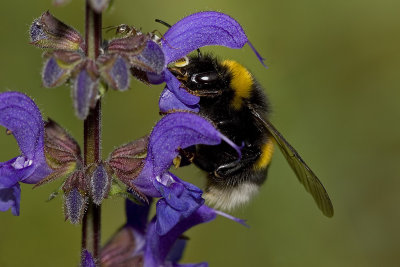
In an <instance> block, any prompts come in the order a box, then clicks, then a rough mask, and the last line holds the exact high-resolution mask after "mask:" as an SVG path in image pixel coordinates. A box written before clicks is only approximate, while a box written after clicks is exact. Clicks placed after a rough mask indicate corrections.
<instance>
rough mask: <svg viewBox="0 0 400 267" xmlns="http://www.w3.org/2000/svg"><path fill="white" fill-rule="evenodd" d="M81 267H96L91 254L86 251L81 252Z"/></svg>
mask: <svg viewBox="0 0 400 267" xmlns="http://www.w3.org/2000/svg"><path fill="white" fill-rule="evenodd" d="M81 267H96V263H95V262H94V259H93V257H92V254H90V252H89V251H87V250H86V249H85V250H83V252H82V261H81Z"/></svg>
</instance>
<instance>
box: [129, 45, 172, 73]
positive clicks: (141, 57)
mask: <svg viewBox="0 0 400 267" xmlns="http://www.w3.org/2000/svg"><path fill="white" fill-rule="evenodd" d="M130 61H131V64H132V67H135V68H138V69H140V70H143V71H147V72H152V73H156V74H160V73H161V72H163V70H164V69H165V67H166V63H165V57H164V52H163V50H162V48H161V47H160V46H159V45H158V44H157V43H156V42H154V41H153V40H148V41H147V45H146V47H145V48H144V49H143V51H141V52H140V54H138V55H135V56H132V57H130Z"/></svg>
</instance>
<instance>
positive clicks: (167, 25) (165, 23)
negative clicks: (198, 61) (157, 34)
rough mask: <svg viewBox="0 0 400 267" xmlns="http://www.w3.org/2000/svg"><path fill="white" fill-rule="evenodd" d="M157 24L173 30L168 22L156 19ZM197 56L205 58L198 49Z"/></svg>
mask: <svg viewBox="0 0 400 267" xmlns="http://www.w3.org/2000/svg"><path fill="white" fill-rule="evenodd" d="M155 22H158V23H161V24H162V25H164V26H166V27H168V28H171V27H172V26H171V24H169V23H167V22H165V21H163V20H161V19H155ZM197 55H198V57H199V58H201V57H202V56H203V55H202V54H201V52H200V49H199V48H197Z"/></svg>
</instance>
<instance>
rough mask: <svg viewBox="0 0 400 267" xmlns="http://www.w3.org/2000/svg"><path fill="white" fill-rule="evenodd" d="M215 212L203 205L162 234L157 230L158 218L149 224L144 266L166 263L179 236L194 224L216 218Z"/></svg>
mask: <svg viewBox="0 0 400 267" xmlns="http://www.w3.org/2000/svg"><path fill="white" fill-rule="evenodd" d="M215 217H216V214H215V212H214V211H213V210H212V209H210V208H209V207H207V206H205V205H203V206H201V207H200V208H199V209H197V210H196V211H195V212H193V213H192V215H190V216H189V217H188V218H186V219H183V220H181V221H180V222H179V223H178V224H177V225H176V226H175V227H174V228H173V229H171V230H170V231H169V232H168V233H167V234H166V235H163V236H160V235H158V233H157V231H156V228H157V227H156V219H153V220H152V222H151V223H150V225H149V228H148V230H147V235H146V240H147V242H146V249H145V254H144V266H145V267H146V266H162V265H165V261H166V258H167V256H168V254H169V253H170V251H171V249H172V248H173V246H174V244H175V242H176V241H177V240H178V238H179V237H180V236H181V235H182V234H183V233H184V232H185V231H186V230H188V229H190V228H192V227H193V226H195V225H197V224H200V223H206V222H209V221H212V220H213V219H215Z"/></svg>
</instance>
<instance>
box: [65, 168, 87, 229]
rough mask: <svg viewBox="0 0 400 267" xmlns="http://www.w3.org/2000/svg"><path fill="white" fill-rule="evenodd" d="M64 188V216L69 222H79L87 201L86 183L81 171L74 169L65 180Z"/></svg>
mask: <svg viewBox="0 0 400 267" xmlns="http://www.w3.org/2000/svg"><path fill="white" fill-rule="evenodd" d="M63 190H64V205H65V208H64V212H65V218H66V219H69V220H70V221H71V223H73V224H77V223H80V222H81V220H82V217H83V215H84V213H85V210H86V205H87V203H88V197H87V185H86V181H85V174H84V172H83V171H75V172H74V173H73V174H71V176H69V177H68V179H67V180H66V181H65V184H64V186H63Z"/></svg>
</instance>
